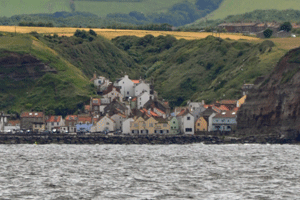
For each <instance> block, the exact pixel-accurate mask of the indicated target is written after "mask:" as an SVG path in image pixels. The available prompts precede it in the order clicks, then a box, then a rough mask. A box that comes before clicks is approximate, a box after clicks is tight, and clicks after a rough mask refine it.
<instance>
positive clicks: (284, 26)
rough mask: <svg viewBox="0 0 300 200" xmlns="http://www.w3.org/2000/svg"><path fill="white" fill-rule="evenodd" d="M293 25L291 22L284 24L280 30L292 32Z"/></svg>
mask: <svg viewBox="0 0 300 200" xmlns="http://www.w3.org/2000/svg"><path fill="white" fill-rule="evenodd" d="M292 28H293V27H292V24H291V23H290V22H284V23H283V24H281V25H280V30H284V31H286V32H290V31H291V30H292Z"/></svg>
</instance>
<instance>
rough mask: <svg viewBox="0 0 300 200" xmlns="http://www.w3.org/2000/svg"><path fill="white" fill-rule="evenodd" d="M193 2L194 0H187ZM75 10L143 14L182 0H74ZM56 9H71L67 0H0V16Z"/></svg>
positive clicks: (96, 12)
mask: <svg viewBox="0 0 300 200" xmlns="http://www.w3.org/2000/svg"><path fill="white" fill-rule="evenodd" d="M188 1H189V2H191V3H195V1H196V0H188ZM74 2H75V10H76V11H82V12H90V13H93V14H96V15H98V16H100V17H105V16H106V15H107V14H109V13H129V12H131V11H139V12H143V13H145V14H147V13H153V12H165V11H167V10H168V9H169V8H170V7H172V6H173V5H174V4H176V3H180V2H183V0H164V1H159V0H143V1H141V2H118V1H74ZM58 11H68V12H70V11H71V8H70V1H69V0H26V1H20V0H10V1H0V13H1V14H0V16H6V17H10V16H13V15H20V14H34V13H54V12H58Z"/></svg>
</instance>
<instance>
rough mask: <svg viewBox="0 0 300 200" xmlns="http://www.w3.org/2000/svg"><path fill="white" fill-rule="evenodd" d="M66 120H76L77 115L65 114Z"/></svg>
mask: <svg viewBox="0 0 300 200" xmlns="http://www.w3.org/2000/svg"><path fill="white" fill-rule="evenodd" d="M66 120H68V121H71V120H77V115H67V116H66Z"/></svg>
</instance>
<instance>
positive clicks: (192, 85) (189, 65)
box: [113, 35, 286, 106]
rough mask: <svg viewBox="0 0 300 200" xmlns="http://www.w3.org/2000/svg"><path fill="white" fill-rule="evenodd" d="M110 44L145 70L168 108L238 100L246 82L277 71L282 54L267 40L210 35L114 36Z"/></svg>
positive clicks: (283, 51) (146, 75) (251, 81)
mask: <svg viewBox="0 0 300 200" xmlns="http://www.w3.org/2000/svg"><path fill="white" fill-rule="evenodd" d="M113 42H114V43H115V44H116V45H117V46H118V47H119V48H121V49H123V50H125V51H127V52H128V53H129V55H131V56H133V57H134V58H135V59H136V61H137V63H138V64H139V65H141V66H144V68H145V70H146V73H145V77H146V78H148V79H153V80H154V82H155V89H156V90H157V91H158V92H159V94H160V95H161V96H162V97H163V98H165V99H168V100H169V101H170V103H171V105H172V106H175V105H176V106H178V105H181V104H182V103H184V102H185V101H187V100H189V99H191V100H195V101H197V100H206V101H208V102H209V101H214V100H217V99H224V98H225V99H228V98H239V97H240V96H241V91H240V89H241V86H242V85H243V83H244V82H246V83H253V82H254V81H255V80H256V78H257V77H259V76H264V75H266V74H268V73H269V71H270V70H271V69H272V68H273V67H274V66H275V64H276V62H277V61H278V60H279V58H280V57H281V56H282V55H284V53H285V52H286V51H285V50H280V49H278V48H277V47H275V46H274V43H273V42H271V41H264V42H262V43H249V42H248V41H233V40H229V39H225V40H223V39H220V38H214V37H212V36H209V37H207V38H205V39H202V40H193V41H187V40H176V39H175V38H174V37H172V36H166V37H164V36H159V37H157V38H154V37H153V36H151V35H148V36H145V37H143V38H137V37H118V38H116V39H113Z"/></svg>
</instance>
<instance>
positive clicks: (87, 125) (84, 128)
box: [76, 115, 93, 132]
mask: <svg viewBox="0 0 300 200" xmlns="http://www.w3.org/2000/svg"><path fill="white" fill-rule="evenodd" d="M92 126H93V120H92V117H91V116H89V115H78V118H77V124H76V132H90V131H91V128H92Z"/></svg>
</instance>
